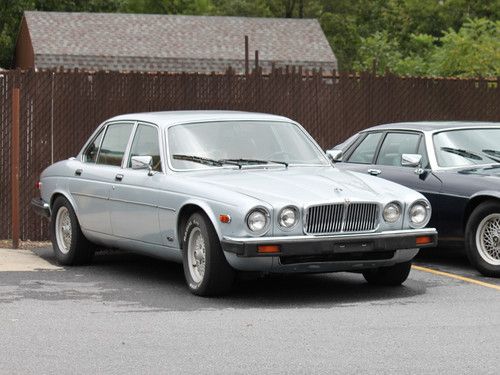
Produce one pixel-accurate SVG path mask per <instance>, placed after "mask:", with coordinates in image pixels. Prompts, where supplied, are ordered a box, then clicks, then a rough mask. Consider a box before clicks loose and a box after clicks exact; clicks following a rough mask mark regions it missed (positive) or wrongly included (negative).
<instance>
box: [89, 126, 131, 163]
mask: <svg viewBox="0 0 500 375" xmlns="http://www.w3.org/2000/svg"><path fill="white" fill-rule="evenodd" d="M132 126H133V124H111V125H108V129H107V130H106V134H105V135H104V140H103V141H102V146H101V150H100V152H99V156H98V157H97V164H106V165H115V166H121V165H122V160H123V155H124V154H125V150H126V148H127V144H128V141H129V138H130V133H131V132H132Z"/></svg>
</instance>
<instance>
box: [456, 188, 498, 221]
mask: <svg viewBox="0 0 500 375" xmlns="http://www.w3.org/2000/svg"><path fill="white" fill-rule="evenodd" d="M487 201H494V202H499V203H500V191H494V190H487V191H480V192H477V193H476V194H474V195H472V196H471V197H470V199H469V201H468V202H467V205H466V206H465V212H464V222H463V223H462V224H463V228H464V230H465V229H466V227H467V222H468V221H469V217H470V215H471V214H472V212H473V211H474V210H475V209H476V207H477V206H479V205H480V204H481V203H484V202H487Z"/></svg>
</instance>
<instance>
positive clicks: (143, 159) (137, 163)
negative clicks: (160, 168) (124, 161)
mask: <svg viewBox="0 0 500 375" xmlns="http://www.w3.org/2000/svg"><path fill="white" fill-rule="evenodd" d="M130 161H131V166H132V169H147V170H148V171H149V174H150V175H151V171H152V170H153V168H152V166H153V157H152V156H149V155H138V156H132V158H131V159H130Z"/></svg>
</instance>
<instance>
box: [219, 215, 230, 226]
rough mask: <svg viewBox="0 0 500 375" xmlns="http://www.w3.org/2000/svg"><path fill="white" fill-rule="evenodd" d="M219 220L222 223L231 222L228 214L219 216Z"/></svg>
mask: <svg viewBox="0 0 500 375" xmlns="http://www.w3.org/2000/svg"><path fill="white" fill-rule="evenodd" d="M219 220H220V222H221V223H224V224H228V223H230V222H231V216H229V215H226V214H221V215H219Z"/></svg>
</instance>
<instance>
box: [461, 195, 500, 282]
mask: <svg viewBox="0 0 500 375" xmlns="http://www.w3.org/2000/svg"><path fill="white" fill-rule="evenodd" d="M490 215H499V217H500V202H495V201H489V202H484V203H481V204H480V205H479V206H477V207H476V208H475V209H474V211H472V214H471V215H470V217H469V220H468V221H467V226H466V227H465V252H466V254H467V258H469V261H470V262H471V264H472V265H473V266H474V267H475V268H476V269H477V270H478V271H479V272H481V273H482V274H483V275H485V276H491V277H500V262H499V264H493V262H494V260H495V259H493V258H492V259H489V258H488V256H487V255H486V254H485V253H486V250H484V249H480V248H478V243H477V241H476V237H477V236H481V228H482V227H483V226H484V224H486V222H485V223H483V220H486V219H487V218H488V217H491V216H490ZM496 238H497V241H499V242H497V243H498V245H497V248H498V247H500V233H498V234H497V236H496ZM481 253H483V255H481ZM497 256H498V255H497ZM487 260H489V262H488V261H487Z"/></svg>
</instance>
